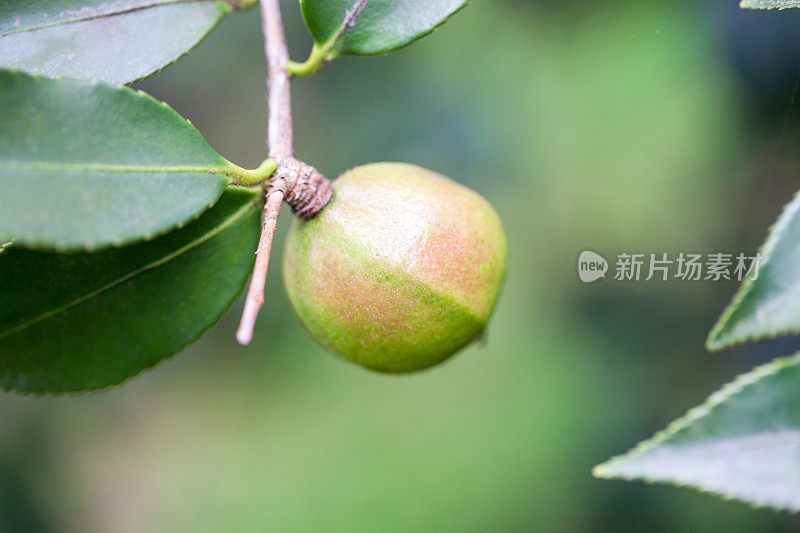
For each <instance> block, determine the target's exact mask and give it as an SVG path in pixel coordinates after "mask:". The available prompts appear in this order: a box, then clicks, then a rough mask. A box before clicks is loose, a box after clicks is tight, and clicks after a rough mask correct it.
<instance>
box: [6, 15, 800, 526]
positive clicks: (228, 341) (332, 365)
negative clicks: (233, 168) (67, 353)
mask: <svg viewBox="0 0 800 533" xmlns="http://www.w3.org/2000/svg"><path fill="white" fill-rule="evenodd" d="M735 4H736V2H735V0H725V1H722V0H708V1H706V2H691V1H680V0H670V1H643V0H639V1H623V2H620V1H619V0H616V1H610V0H596V1H578V0H571V1H565V0H548V1H545V0H537V1H532V0H530V1H525V0H517V1H511V0H505V1H500V0H493V1H487V0H476V1H474V2H473V3H472V5H471V6H470V7H469V8H468V9H466V10H465V11H463V12H462V13H460V14H458V15H457V16H456V17H454V18H453V20H452V21H451V22H450V23H449V24H447V25H445V26H444V27H442V28H441V29H439V30H438V31H437V32H435V34H433V35H432V36H430V37H428V38H426V39H424V40H423V41H421V42H419V43H417V44H416V45H414V46H412V47H410V48H407V49H404V50H402V51H399V52H396V53H393V54H391V55H388V56H386V57H382V58H343V59H340V60H337V61H336V62H335V63H333V64H332V65H330V66H328V67H327V68H326V69H325V70H324V71H323V72H322V73H321V74H320V75H319V76H317V77H315V78H313V79H310V80H299V81H298V82H296V83H295V85H294V102H295V107H294V113H295V128H296V153H297V155H298V157H300V158H301V159H303V160H306V161H308V162H310V163H312V164H314V165H316V166H317V167H318V168H319V169H320V170H321V171H322V172H323V173H325V174H326V175H328V176H330V177H333V176H336V175H337V174H339V173H340V172H342V171H344V170H346V169H348V168H350V167H352V166H355V165H359V164H363V163H367V162H372V161H382V160H400V161H408V162H413V163H418V164H421V165H423V166H427V167H429V168H431V169H434V170H437V171H440V172H442V173H444V174H446V175H449V176H451V177H452V178H454V179H456V180H457V181H460V182H462V183H465V184H467V185H469V186H471V187H473V188H474V189H477V190H478V191H479V192H480V193H482V194H483V195H484V196H485V197H487V198H488V199H489V200H490V201H491V202H492V203H493V204H494V205H495V206H496V208H497V210H498V211H499V212H500V215H501V217H502V218H503V220H504V222H505V225H506V229H507V231H508V234H509V240H510V249H511V258H510V268H509V276H508V281H507V285H506V288H505V292H504V295H503V297H502V299H501V301H500V304H499V307H498V309H497V311H496V315H495V317H494V320H493V322H492V324H491V326H490V330H489V332H488V338H487V339H486V340H485V342H483V343H481V344H480V345H478V346H474V347H471V348H469V349H468V350H466V351H464V353H462V354H461V355H460V356H458V357H457V358H455V359H454V360H452V361H451V362H449V363H447V364H445V365H443V366H441V367H439V368H436V369H434V370H432V371H430V372H427V373H423V374H419V375H413V376H406V377H391V376H384V375H378V374H373V373H369V372H367V371H364V370H362V369H360V368H357V367H355V366H353V365H349V364H346V363H344V362H342V361H339V360H337V359H335V358H333V357H331V356H329V355H328V354H326V353H324V352H323V351H322V350H321V349H320V348H318V347H317V346H316V345H315V344H314V343H313V341H312V340H311V339H310V338H309V337H308V336H307V335H306V334H305V332H304V331H303V329H302V327H301V325H300V323H299V321H298V319H297V318H296V317H295V316H294V314H293V313H292V312H291V309H290V306H289V303H288V301H287V298H286V296H285V294H284V291H283V287H282V273H281V264H280V263H281V261H280V257H281V252H282V246H281V243H282V240H283V237H284V235H285V232H286V229H287V227H288V225H289V222H290V217H291V215H290V214H289V213H288V212H284V214H283V216H282V217H281V220H280V225H279V234H278V237H277V245H276V249H275V250H274V252H273V253H274V258H275V260H274V261H273V266H272V268H271V272H270V274H271V276H270V280H269V284H268V295H267V298H268V304H267V306H266V312H265V314H264V315H263V316H262V320H261V322H260V327H259V329H258V331H257V334H256V340H255V342H254V344H253V345H252V347H250V348H248V349H243V348H240V347H238V346H237V345H236V343H235V341H234V338H233V333H234V330H235V327H236V324H237V320H238V315H239V312H240V310H241V302H239V303H237V304H236V305H234V307H233V309H232V310H231V312H230V313H229V314H228V315H227V316H226V317H225V318H224V319H223V320H222V321H221V322H220V324H219V325H218V326H217V327H215V328H214V329H213V330H212V331H211V332H210V333H208V334H207V335H206V336H205V337H203V338H202V339H201V340H200V341H199V342H198V343H197V344H195V345H194V346H192V347H190V348H189V349H187V350H185V351H184V352H183V353H181V354H179V355H178V356H176V357H174V358H173V359H172V360H170V361H168V362H165V363H163V364H162V365H160V366H159V367H158V368H156V369H154V370H152V371H149V372H147V373H145V374H144V375H142V376H140V377H139V378H137V379H135V380H132V381H131V382H129V383H127V384H126V385H124V386H123V387H119V388H114V389H111V390H108V391H105V392H103V393H99V394H91V395H85V396H79V397H70V398H44V399H40V398H28V397H20V396H14V395H8V394H6V395H2V396H0V530H2V531H69V532H72V531H74V532H117V531H192V532H203V531H321V530H322V531H490V530H494V531H525V530H560V531H605V530H613V531H616V530H647V531H660V530H692V531H736V530H743V531H752V530H770V531H794V530H797V528H799V527H800V521H798V519H797V518H792V517H791V516H789V515H783V514H776V513H772V512H769V511H763V510H753V509H750V508H749V507H747V506H745V505H741V504H737V503H731V502H724V501H721V500H718V499H716V498H714V497H711V496H707V495H702V494H697V493H694V492H692V491H689V490H686V489H678V488H673V487H663V486H647V485H644V484H638V483H624V482H614V481H600V480H596V479H593V478H592V477H591V475H590V470H591V467H592V466H593V465H595V464H597V463H599V462H601V461H603V460H605V459H606V458H608V457H609V456H611V455H614V454H617V453H620V452H623V451H624V450H626V449H627V448H628V447H630V446H632V445H634V444H635V443H636V442H638V441H639V440H641V439H644V438H647V437H649V436H650V435H651V434H652V433H653V432H654V431H656V430H658V429H661V428H662V427H664V426H665V425H666V424H667V423H668V422H669V421H671V420H672V419H674V418H676V417H679V416H681V415H682V414H683V413H684V412H685V411H686V410H687V409H688V408H690V407H693V406H695V405H697V404H699V403H700V402H702V401H703V399H704V398H705V397H706V396H707V395H709V394H710V393H711V392H713V391H714V390H716V389H717V388H719V387H720V386H721V385H722V384H723V383H725V382H727V381H730V380H731V379H732V378H733V377H734V376H735V375H737V374H739V373H741V372H743V371H746V370H748V369H750V368H751V367H752V366H754V365H756V364H759V363H762V362H766V361H768V360H769V359H771V358H772V357H775V356H778V355H784V354H787V353H790V352H792V351H794V350H795V349H797V348H798V346H799V345H798V343H797V341H794V340H788V341H777V342H773V343H769V344H766V345H759V346H754V347H746V348H740V349H737V350H733V351H729V352H725V353H723V354H718V355H709V354H707V353H706V352H705V350H704V349H703V341H704V338H705V334H706V332H707V331H708V330H709V329H710V328H711V326H712V324H713V322H714V320H715V319H716V317H717V316H718V315H719V313H720V312H721V311H722V309H723V307H724V305H725V304H726V303H727V301H728V300H729V298H730V296H731V295H732V294H733V292H734V291H735V289H736V284H735V283H734V282H727V283H726V282H723V283H711V282H663V281H651V282H643V281H640V282H628V283H623V282H617V281H614V280H613V279H612V278H613V276H609V278H608V279H606V280H604V281H600V282H597V283H594V284H592V285H584V284H582V283H581V282H580V281H579V280H578V277H577V273H576V260H577V257H578V255H579V253H580V252H581V251H583V250H585V249H591V250H595V251H598V252H600V253H602V254H604V255H605V256H606V257H607V258H609V259H610V260H612V262H613V259H614V258H615V256H616V255H617V254H618V253H621V252H640V253H663V252H669V253H677V252H680V251H684V252H700V253H710V252H716V251H725V252H730V253H738V252H740V251H741V252H746V253H753V252H754V251H755V249H756V247H757V246H758V244H759V243H760V241H761V240H762V238H763V237H764V235H765V233H766V229H767V228H768V226H769V225H770V223H771V222H772V220H773V219H774V218H775V216H776V215H777V213H778V212H779V210H780V207H781V205H782V204H784V203H786V202H787V201H788V200H789V199H790V198H791V195H792V194H793V192H794V190H795V189H797V188H798V185H799V184H800V183H798V176H800V149H798V146H800V143H799V142H798V141H800V120H798V117H800V110H798V109H796V106H795V98H794V95H795V93H796V92H797V91H796V83H797V80H798V79H800V78H798V74H800V71H798V69H799V68H800V18H798V17H800V12H798V13H794V12H791V11H790V12H782V13H777V12H770V13H766V12H745V11H740V10H739V9H738V8H737V7H736V5H735ZM284 16H285V18H286V23H287V26H288V33H289V40H290V43H291V48H292V51H293V54H292V55H293V57H294V58H295V59H303V58H304V57H305V55H306V54H307V51H308V49H309V47H310V40H309V38H308V37H307V35H306V34H305V30H304V28H303V26H302V21H301V20H300V16H299V8H298V6H297V5H296V2H293V1H287V2H284ZM264 76H265V67H264V60H263V51H262V37H261V35H260V26H259V17H258V13H257V11H251V12H248V13H246V14H243V15H237V16H231V17H229V18H228V19H227V20H225V21H224V22H223V24H222V25H221V27H220V28H218V29H217V30H216V31H215V32H214V33H212V35H211V36H210V37H209V38H208V39H207V40H206V41H205V42H204V43H202V44H201V45H200V47H199V48H198V49H197V50H196V51H195V52H194V53H192V54H191V55H190V56H189V57H188V58H186V59H184V60H183V61H181V62H179V63H178V64H176V65H174V66H172V67H169V68H168V69H167V70H165V71H164V72H163V73H161V74H159V75H157V76H155V77H154V78H152V79H151V80H148V81H146V82H144V83H141V84H139V86H140V88H141V89H143V90H145V91H147V92H150V93H151V94H153V95H154V96H155V97H157V98H159V99H163V100H165V101H167V102H168V103H170V104H171V105H172V106H174V107H175V108H176V109H177V110H178V111H179V112H180V113H182V114H183V115H184V116H186V117H187V118H189V119H190V120H191V121H192V122H193V123H194V124H195V125H196V126H197V127H198V128H199V129H200V130H201V131H202V132H204V134H205V135H206V136H207V138H208V139H209V141H210V142H211V144H212V145H214V146H215V147H216V148H217V149H218V150H220V152H221V153H222V154H223V155H225V156H226V157H228V158H229V159H231V160H232V161H234V162H236V163H239V164H242V165H243V166H250V167H254V166H256V165H257V164H258V163H259V162H260V161H261V160H262V159H263V157H264V151H263V139H264V128H265V124H266V117H265V115H264V108H265V95H264ZM612 268H613V266H612ZM163 317H164V320H165V321H166V320H169V309H163ZM110 355H111V354H110Z"/></svg>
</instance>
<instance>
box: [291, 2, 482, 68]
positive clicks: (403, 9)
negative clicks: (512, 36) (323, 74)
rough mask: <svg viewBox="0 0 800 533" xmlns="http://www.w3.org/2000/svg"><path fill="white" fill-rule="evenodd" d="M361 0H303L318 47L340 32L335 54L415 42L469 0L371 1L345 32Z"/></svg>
mask: <svg viewBox="0 0 800 533" xmlns="http://www.w3.org/2000/svg"><path fill="white" fill-rule="evenodd" d="M359 3H360V2H359V0H300V6H301V8H302V10H303V18H304V19H305V21H306V25H307V26H308V28H309V30H310V31H311V35H312V36H313V37H314V41H315V42H316V43H317V45H319V46H325V45H326V44H328V43H329V41H330V40H331V39H336V38H337V36H339V35H340V34H341V38H340V39H339V42H338V43H337V45H336V46H335V47H334V48H333V50H334V53H338V54H342V55H348V54H349V55H375V54H383V53H386V52H390V51H392V50H395V49H397V48H401V47H403V46H406V45H408V44H411V43H413V42H414V41H416V40H417V39H420V38H421V37H424V36H425V35H427V34H429V33H430V32H432V31H433V30H434V29H435V28H436V27H437V26H439V25H440V24H442V23H444V22H445V21H446V20H447V19H448V18H449V17H450V16H451V15H453V13H455V12H456V11H458V10H459V9H461V8H462V7H464V5H466V3H467V2H466V0H368V1H367V3H366V5H365V6H364V8H363V9H362V10H361V11H360V13H359V14H358V16H357V17H355V23H354V24H353V25H352V26H351V27H350V28H347V29H346V30H345V31H344V33H341V32H342V29H343V24H344V22H345V18H346V17H347V15H348V13H350V12H352V11H353V10H354V8H356V7H357V6H358V4H359Z"/></svg>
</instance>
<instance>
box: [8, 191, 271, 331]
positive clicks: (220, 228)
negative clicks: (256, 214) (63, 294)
mask: <svg viewBox="0 0 800 533" xmlns="http://www.w3.org/2000/svg"><path fill="white" fill-rule="evenodd" d="M258 202H259V197H258V196H257V195H254V198H253V201H252V202H250V203H247V204H245V205H244V206H243V207H241V208H240V209H239V210H237V211H236V212H235V213H233V215H231V216H230V217H228V218H227V219H226V220H225V222H224V223H223V224H220V225H219V226H216V227H215V228H214V229H213V230H212V231H210V232H208V233H205V234H203V235H202V236H201V237H198V238H197V239H195V240H193V241H191V242H189V243H187V244H185V245H184V246H182V247H180V248H178V249H177V250H175V251H173V252H171V253H169V254H167V255H165V256H164V257H162V258H160V259H158V260H156V261H153V262H151V263H148V264H146V265H144V266H142V267H140V268H137V269H136V270H132V271H131V272H129V273H127V274H126V275H124V276H122V277H120V278H118V279H115V280H114V281H112V282H110V283H108V284H106V285H104V286H103V287H100V288H99V289H96V290H94V291H92V292H90V293H88V294H86V295H84V296H81V297H80V298H76V299H74V300H73V301H71V302H68V303H66V304H64V305H61V306H59V307H57V308H55V309H52V310H50V311H47V312H45V313H42V314H41V315H38V316H36V317H34V318H31V319H30V320H27V321H26V322H23V323H22V324H18V325H16V326H14V327H12V328H10V329H8V330H5V331H0V341H2V339H3V338H4V337H8V336H9V335H13V334H15V333H18V332H20V331H22V330H24V329H27V328H28V327H30V326H32V325H33V324H36V323H38V322H41V321H43V320H46V319H47V318H50V317H51V316H55V315H57V314H59V313H62V312H64V311H66V310H68V309H71V308H72V307H75V306H78V305H80V304H81V303H83V302H85V301H87V300H89V299H91V298H93V297H95V296H97V295H99V294H102V293H103V292H106V291H108V290H111V289H113V288H114V287H116V286H117V285H119V284H121V283H124V282H126V281H128V280H131V279H133V278H135V277H136V276H138V275H139V274H142V273H144V272H147V271H149V270H152V269H154V268H158V267H159V266H162V265H164V264H166V263H168V262H170V261H172V260H173V259H175V258H176V257H179V256H181V255H183V254H185V253H187V252H189V251H190V250H193V249H194V248H197V247H198V246H200V245H202V244H204V243H206V242H208V241H209V240H211V239H213V238H214V237H216V236H217V235H219V234H220V233H222V232H223V231H225V230H226V229H228V228H229V227H231V226H232V225H233V224H235V223H236V222H238V221H239V220H240V219H241V218H242V217H243V216H245V215H246V214H247V213H249V212H250V211H252V210H253V208H254V205H255V204H257V203H258Z"/></svg>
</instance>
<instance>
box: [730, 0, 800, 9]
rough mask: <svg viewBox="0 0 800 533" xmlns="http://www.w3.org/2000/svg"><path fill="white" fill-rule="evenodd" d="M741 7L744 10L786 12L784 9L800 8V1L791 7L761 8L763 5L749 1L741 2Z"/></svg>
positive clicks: (743, 0)
mask: <svg viewBox="0 0 800 533" xmlns="http://www.w3.org/2000/svg"><path fill="white" fill-rule="evenodd" d="M739 7H741V8H742V9H767V10H769V9H777V10H779V11H781V10H784V9H792V8H795V7H800V1H797V2H795V4H794V5H791V6H780V5H774V6H761V5H757V4H755V3H753V2H751V1H749V0H741V2H739Z"/></svg>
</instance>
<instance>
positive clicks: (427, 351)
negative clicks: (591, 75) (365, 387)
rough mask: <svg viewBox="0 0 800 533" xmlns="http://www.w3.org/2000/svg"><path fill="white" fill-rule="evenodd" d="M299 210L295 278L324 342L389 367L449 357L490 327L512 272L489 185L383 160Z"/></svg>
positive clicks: (307, 319) (302, 311) (307, 318)
mask: <svg viewBox="0 0 800 533" xmlns="http://www.w3.org/2000/svg"><path fill="white" fill-rule="evenodd" d="M333 187H334V191H335V192H334V197H333V200H332V201H331V203H330V204H329V205H328V207H326V208H325V210H324V211H323V212H322V213H320V214H319V215H318V216H317V217H316V218H314V219H312V220H310V221H303V220H299V219H295V221H294V223H293V226H292V228H291V230H290V234H289V238H288V241H287V245H286V248H285V252H284V280H285V283H286V290H287V292H288V294H289V298H290V300H291V302H292V305H293V306H294V308H295V311H296V312H297V314H298V315H299V317H300V319H301V321H302V322H303V324H304V325H305V327H306V329H308V331H309V332H310V333H311V335H312V336H313V337H314V338H315V339H316V340H317V341H318V342H319V343H320V344H322V345H323V346H324V347H326V348H328V349H329V350H331V351H333V352H334V353H336V354H339V355H341V356H344V357H346V358H348V359H350V360H352V361H354V362H356V363H358V364H360V365H363V366H365V367H367V368H370V369H372V370H377V371H380V372H391V373H398V372H413V371H417V370H422V369H425V368H428V367H430V366H433V365H435V364H437V363H440V362H442V361H444V360H445V359H447V358H448V357H450V356H451V355H453V354H454V353H456V352H457V351H458V350H460V349H461V348H463V347H464V346H466V345H468V344H470V343H471V342H472V341H474V340H475V339H476V338H477V337H478V336H479V335H480V334H481V333H482V332H483V330H484V328H485V327H486V324H487V322H488V320H489V316H490V315H491V313H492V309H493V308H494V305H495V302H496V301H497V296H498V294H499V292H500V288H501V286H502V283H503V279H504V277H505V270H506V260H507V254H508V244H507V241H506V236H505V232H504V230H503V226H502V223H501V222H500V218H499V217H498V215H497V213H496V212H495V211H494V209H493V208H492V206H491V205H490V204H489V203H488V202H487V201H486V200H484V199H483V198H482V197H481V196H480V195H479V194H477V193H476V192H474V191H472V190H471V189H469V188H467V187H464V186H463V185H459V184H458V183H455V182H454V181H451V180H450V179H448V178H446V177H444V176H442V175H440V174H437V173H435V172H432V171H430V170H426V169H424V168H421V167H418V166H415V165H409V164H404V163H374V164H369V165H364V166H360V167H357V168H354V169H352V170H350V171H348V172H346V173H344V174H342V175H341V176H340V177H339V178H338V179H337V180H336V181H334V183H333Z"/></svg>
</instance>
